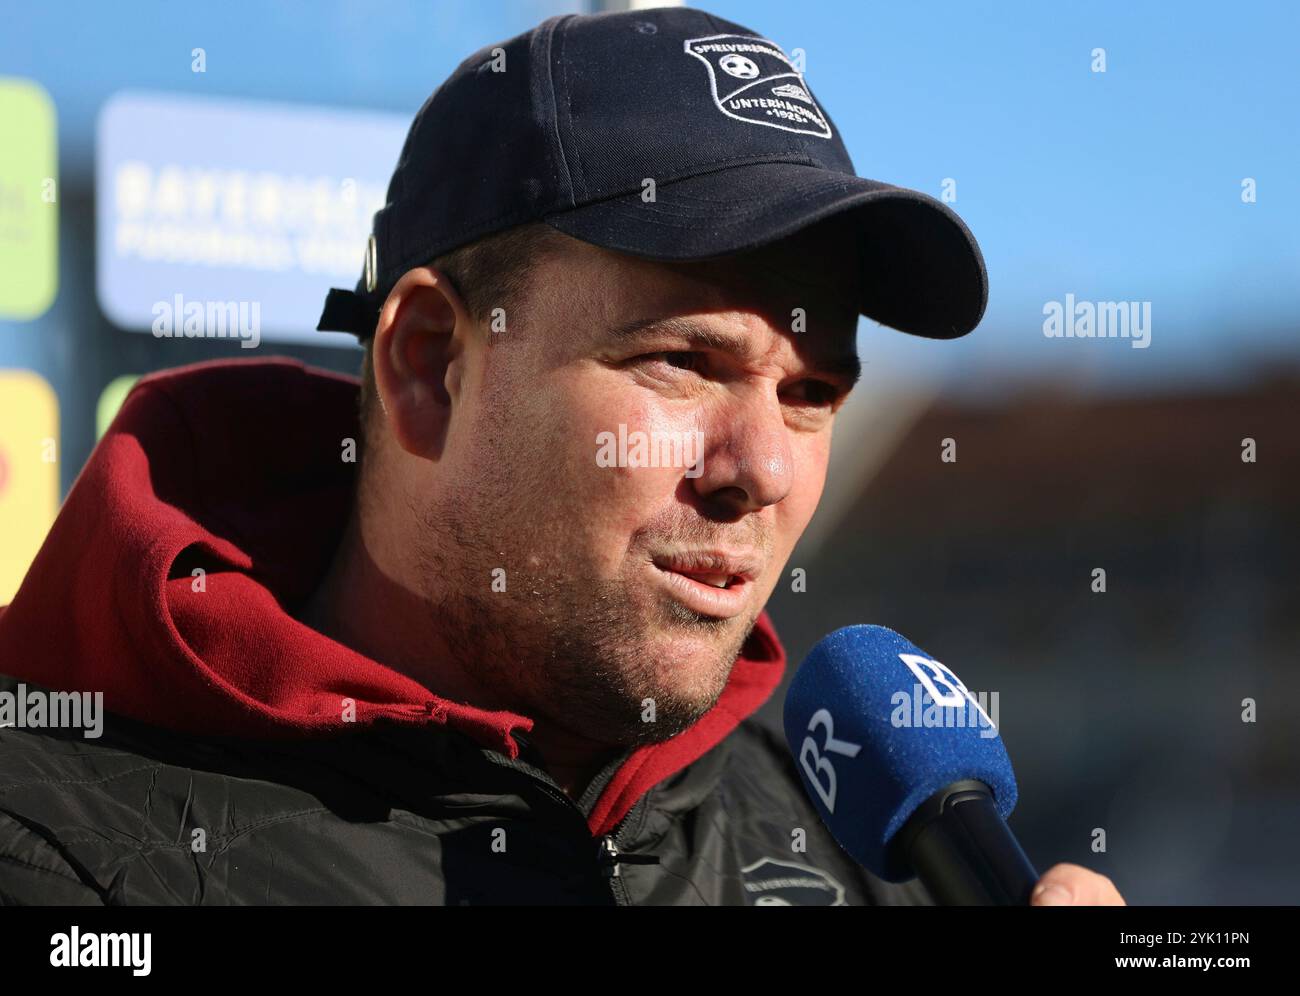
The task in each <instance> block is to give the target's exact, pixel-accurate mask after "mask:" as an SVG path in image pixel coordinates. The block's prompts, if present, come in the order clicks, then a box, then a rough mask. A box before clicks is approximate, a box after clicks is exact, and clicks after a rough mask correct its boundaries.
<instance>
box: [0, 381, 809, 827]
mask: <svg viewBox="0 0 1300 996" xmlns="http://www.w3.org/2000/svg"><path fill="white" fill-rule="evenodd" d="M356 401H357V380H356V378H354V377H347V376H344V375H341V374H334V373H330V372H328V371H324V370H319V369H317V368H314V367H309V366H306V365H305V364H302V363H300V362H298V361H295V360H287V359H267V360H220V361H214V362H209V363H197V364H193V365H191V366H187V367H180V368H177V369H174V370H166V371H162V372H159V373H156V374H151V375H149V376H147V377H145V378H142V379H141V380H140V382H139V383H138V384H137V385H136V386H135V388H134V389H133V390H132V391H131V393H130V395H129V396H128V397H127V399H126V402H125V404H124V405H123V406H122V410H121V411H120V412H119V413H118V415H117V418H116V419H114V421H113V424H112V425H111V426H110V427H109V429H108V432H107V433H105V435H104V438H103V439H102V440H101V441H100V442H99V444H98V445H97V446H96V447H95V450H94V452H93V453H92V454H91V455H90V459H89V460H88V461H87V463H86V466H85V467H84V468H83V469H82V471H81V474H80V475H79V476H78V478H77V481H76V483H75V484H74V485H73V487H72V490H71V491H70V492H69V493H68V497H67V500H66V501H65V502H64V504H63V507H62V509H61V510H60V512H59V515H58V517H57V519H55V522H54V525H53V527H52V528H51V529H50V533H49V535H48V536H47V537H46V539H45V543H44V544H43V545H42V547H41V550H40V552H39V553H38V554H37V556H36V559H35V560H34V561H33V563H32V566H31V568H30V569H29V570H28V572H27V576H26V577H25V578H24V580H23V583H22V586H21V587H20V588H19V589H18V593H17V594H16V595H15V596H14V600H13V603H12V604H11V605H9V606H8V608H7V609H0V673H4V674H8V675H10V676H12V677H15V678H19V679H22V680H25V681H31V682H34V683H37V684H40V685H44V686H47V687H50V688H55V689H60V690H69V691H102V692H103V693H104V707H105V709H106V710H108V711H109V712H113V713H118V714H120V715H123V716H127V717H130V718H132V719H136V720H140V721H143V722H146V723H151V724H154V725H157V726H162V727H166V728H169V729H172V730H178V731H182V732H187V733H191V734H196V735H203V734H209V735H212V734H221V735H230V736H241V737H249V738H253V737H301V736H310V735H321V734H331V733H332V734H345V733H347V732H349V731H350V730H354V729H356V728H358V727H364V726H367V725H370V724H373V723H374V722H375V721H376V720H380V719H384V720H389V721H394V722H398V723H402V724H406V725H420V724H423V723H429V722H435V723H445V724H447V725H449V726H451V727H453V728H455V729H457V730H460V731H462V732H464V733H466V734H468V735H469V736H471V737H473V738H474V739H475V740H476V741H478V742H479V743H480V744H482V745H484V746H486V747H490V748H492V749H495V750H498V751H500V752H502V753H503V754H506V755H507V756H509V757H512V758H513V757H515V756H517V754H518V752H519V745H518V744H517V743H516V742H515V739H514V737H513V735H512V732H513V731H514V730H515V729H518V730H521V731H524V732H527V731H528V730H530V729H531V728H532V720H531V719H529V718H528V717H526V716H522V715H518V714H515V713H511V712H502V711H489V710H485V709H479V708H476V707H474V706H473V705H469V704H466V703H462V702H453V701H450V700H447V699H443V698H440V697H438V696H437V695H434V694H433V693H432V692H430V691H429V690H428V689H427V688H425V687H424V686H423V685H421V684H419V683H418V682H416V681H414V680H413V679H411V678H408V677H406V676H405V675H402V674H400V673H399V672H397V671H394V670H393V669H391V668H389V667H387V666H385V665H383V664H381V663H379V662H378V661H375V660H372V659H371V658H369V657H366V656H363V655H362V654H358V653H356V652H355V651H353V650H350V649H348V648H347V647H345V646H343V645H342V644H340V643H336V642H335V641H333V640H331V639H329V638H328V637H326V636H324V635H322V634H320V633H318V632H316V631H315V630H313V629H311V628H310V627H308V626H305V625H303V624H302V623H300V622H298V621H297V620H296V619H294V618H293V617H292V616H291V615H290V614H289V612H288V611H286V609H285V606H286V605H287V606H291V607H296V606H298V605H300V604H301V603H302V602H303V601H304V600H305V599H306V598H307V597H308V596H309V595H310V594H311V592H312V591H313V590H314V589H315V586H316V583H317V581H318V580H319V579H320V577H321V576H322V575H323V574H324V572H325V569H326V567H327V566H328V563H329V560H330V558H331V557H332V555H333V552H334V548H335V546H336V545H337V542H338V539H339V537H340V536H341V533H342V530H343V527H344V524H345V523H346V521H347V516H348V511H349V505H350V502H351V498H352V481H353V475H354V473H355V464H352V463H346V462H344V461H343V460H342V459H341V454H342V441H343V440H344V439H345V438H348V437H351V438H352V439H359V432H358V424H357V415H356ZM194 568H202V569H203V571H204V572H205V576H204V577H203V586H202V587H203V588H204V589H205V590H199V591H196V590H195V588H196V587H199V586H198V585H197V584H196V583H195V581H196V579H195V577H194V576H192V575H191V571H192V570H193V569H194ZM784 669H785V652H784V650H783V649H782V647H781V644H780V641H779V640H778V639H777V636H776V633H775V631H774V630H773V628H772V623H771V620H770V619H769V618H768V616H767V613H766V612H764V613H763V614H762V615H760V616H759V619H758V625H757V626H756V627H755V629H754V631H753V633H752V634H751V636H750V638H749V640H748V642H747V643H746V644H745V646H744V648H743V649H742V652H741V656H740V657H739V659H738V660H737V661H736V665H735V667H734V668H733V669H732V672H731V677H730V679H729V680H728V682H727V687H726V688H725V690H724V691H723V693H722V697H721V698H720V699H719V700H718V702H717V704H716V705H714V707H713V709H711V710H710V711H709V712H708V713H707V714H706V715H705V716H703V717H702V718H701V719H700V720H699V721H697V722H696V723H695V725H694V726H692V727H691V728H690V729H689V730H687V731H685V732H684V733H681V734H679V735H678V736H675V737H673V738H672V739H670V740H667V741H664V742H663V743H659V744H652V745H650V746H645V747H641V748H638V749H637V750H635V751H634V752H633V753H632V754H631V755H630V756H629V757H628V759H627V760H626V761H625V762H624V763H623V765H622V766H621V767H620V769H619V770H618V772H617V773H616V774H615V776H614V777H613V779H611V780H610V782H609V784H608V785H607V786H606V787H605V789H604V791H603V792H602V794H601V796H600V799H599V800H598V801H597V803H596V805H595V807H594V809H593V810H592V813H591V816H590V819H589V821H588V822H589V826H590V828H591V832H592V834H593V835H600V834H604V833H607V832H608V831H609V830H611V829H612V828H613V827H614V826H615V824H617V823H618V821H619V820H620V819H621V818H622V817H623V816H624V815H625V814H626V813H627V811H628V810H629V809H631V808H632V805H633V804H634V803H635V802H636V800H637V799H638V798H640V797H641V795H643V794H644V793H645V792H646V791H647V790H648V789H649V788H651V787H652V786H653V785H655V784H657V783H658V782H660V781H662V780H664V779H665V778H668V777H669V776H671V775H673V774H674V773H676V772H677V771H680V770H681V769H682V768H684V767H686V765H688V764H690V763H691V762H692V761H694V760H696V759H697V758H699V757H700V756H701V755H703V754H704V753H705V752H707V751H708V750H709V749H711V748H712V747H713V746H715V745H716V744H718V743H719V742H720V741H721V740H722V739H723V738H724V737H726V736H727V734H729V733H730V732H731V731H732V730H733V729H734V728H735V727H736V726H737V724H739V722H740V721H741V720H742V719H744V718H745V717H746V716H748V715H750V714H751V713H753V712H754V711H755V710H756V709H758V707H759V706H760V705H762V704H763V702H764V701H765V700H766V699H767V697H768V696H769V695H770V694H771V693H772V691H773V689H774V688H776V686H777V685H778V684H779V683H780V681H781V676H782V673H783V671H784ZM343 698H351V699H353V700H354V701H355V702H356V721H355V723H351V722H348V723H345V722H343V720H342V718H341V716H340V710H339V702H340V700H341V699H343Z"/></svg>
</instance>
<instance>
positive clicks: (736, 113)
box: [685, 35, 831, 138]
mask: <svg viewBox="0 0 1300 996" xmlns="http://www.w3.org/2000/svg"><path fill="white" fill-rule="evenodd" d="M685 48H686V51H687V52H688V53H690V54H691V55H693V56H695V57H696V58H697V59H699V60H700V61H701V62H703V63H704V65H705V66H707V67H708V70H709V85H710V87H712V89H713V102H714V104H716V105H717V108H718V110H720V111H721V112H722V113H723V114H725V115H727V117H729V118H735V119H736V120H737V121H747V122H749V123H750V124H760V125H767V126H768V127H771V128H780V129H782V130H783V131H796V132H801V133H802V134H805V135H816V136H817V137H818V138H830V137H831V126H830V122H829V121H827V120H826V116H825V115H824V114H822V111H821V108H820V107H818V106H817V102H816V101H815V100H813V97H812V94H811V93H810V92H809V90H808V87H807V86H806V85H805V84H804V81H803V74H801V73H800V72H799V71H798V70H797V69H795V67H794V63H793V62H791V61H790V60H789V58H787V57H786V54H785V53H784V52H782V51H781V48H780V46H778V45H776V44H775V43H774V42H770V41H768V40H767V39H766V38H758V37H755V36H751V35H710V36H709V37H707V38H690V39H687V41H686V44H685Z"/></svg>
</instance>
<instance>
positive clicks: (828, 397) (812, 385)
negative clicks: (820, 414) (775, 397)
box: [789, 380, 840, 405]
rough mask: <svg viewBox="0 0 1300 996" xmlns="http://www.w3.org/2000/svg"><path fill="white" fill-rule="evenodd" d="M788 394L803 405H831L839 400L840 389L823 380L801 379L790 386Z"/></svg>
mask: <svg viewBox="0 0 1300 996" xmlns="http://www.w3.org/2000/svg"><path fill="white" fill-rule="evenodd" d="M789 396H791V397H792V399H793V400H794V401H796V402H798V403H799V404H803V405H833V404H835V402H836V401H838V400H839V397H840V391H839V388H837V387H836V386H835V385H834V384H828V383H827V382H826V381H824V380H803V381H800V382H799V383H798V384H795V385H794V387H793V388H791V390H790V393H789Z"/></svg>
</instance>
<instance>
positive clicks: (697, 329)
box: [609, 315, 862, 387]
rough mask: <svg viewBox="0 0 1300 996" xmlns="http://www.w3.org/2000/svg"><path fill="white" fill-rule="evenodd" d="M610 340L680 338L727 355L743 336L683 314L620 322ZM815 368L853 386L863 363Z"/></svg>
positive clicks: (840, 361)
mask: <svg viewBox="0 0 1300 996" xmlns="http://www.w3.org/2000/svg"><path fill="white" fill-rule="evenodd" d="M609 335H610V337H611V338H613V339H619V340H624V341H626V340H629V339H637V338H650V337H651V336H655V335H671V336H675V337H677V338H679V339H683V340H685V341H686V342H689V343H691V344H692V345H697V346H702V347H704V348H706V349H720V350H724V351H729V352H742V351H743V347H744V339H745V334H744V333H735V332H721V331H719V330H718V329H715V328H713V327H712V326H710V325H706V324H705V323H704V322H698V321H696V320H695V319H693V318H686V317H684V316H682V315H665V316H664V317H662V318H637V319H633V320H632V321H629V322H623V323H622V324H621V325H616V326H615V327H614V328H612V329H610V331H609ZM811 362H812V364H813V366H814V367H816V368H817V369H818V370H822V371H825V372H826V373H831V374H836V375H837V376H839V377H840V378H842V379H843V380H845V381H847V382H848V386H849V387H852V386H853V385H854V384H856V383H857V382H858V380H859V378H861V376H862V361H861V360H859V359H858V355H857V353H856V352H851V353H843V354H840V355H838V356H827V357H814V358H812V360H811Z"/></svg>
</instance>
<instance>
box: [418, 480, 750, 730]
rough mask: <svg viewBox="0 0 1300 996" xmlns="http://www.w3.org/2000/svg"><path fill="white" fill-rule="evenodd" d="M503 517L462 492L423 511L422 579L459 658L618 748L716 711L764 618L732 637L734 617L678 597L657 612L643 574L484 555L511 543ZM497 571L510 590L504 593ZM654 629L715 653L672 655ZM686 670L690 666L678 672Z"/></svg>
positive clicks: (478, 676) (544, 711)
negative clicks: (645, 592)
mask: <svg viewBox="0 0 1300 996" xmlns="http://www.w3.org/2000/svg"><path fill="white" fill-rule="evenodd" d="M502 514H504V512H503V510H491V509H488V508H486V507H484V506H481V505H475V504H474V503H471V502H466V501H459V502H457V501H454V500H453V501H448V502H439V503H436V504H431V505H430V506H429V507H428V508H427V509H425V510H424V512H423V513H422V515H421V520H422V526H423V528H422V531H421V536H422V541H421V545H420V549H419V551H418V556H419V564H420V574H421V581H422V584H423V588H424V592H425V594H426V597H427V600H428V603H429V605H430V607H431V611H432V613H433V618H432V620H431V623H432V626H433V627H434V629H435V631H437V632H439V633H440V634H441V635H442V637H443V639H444V640H445V643H446V646H447V650H448V653H449V654H451V655H453V656H454V657H455V662H454V663H455V666H457V667H458V668H461V669H463V670H464V672H465V673H466V674H468V675H471V676H473V678H474V679H475V680H476V681H477V682H478V683H479V685H480V686H482V687H490V688H492V689H494V690H497V691H498V692H499V691H500V690H505V689H508V690H509V693H508V694H509V697H510V699H511V700H513V701H515V702H517V703H518V705H517V706H516V709H517V711H519V712H521V713H523V714H524V715H527V716H529V717H531V718H533V719H534V720H539V721H546V722H549V723H552V724H556V725H559V726H561V727H563V728H565V729H567V730H570V731H573V732H574V733H577V734H580V735H581V736H584V737H587V738H589V739H591V740H595V741H598V742H600V743H604V744H608V745H611V746H627V747H632V746H638V745H641V744H648V743H657V742H660V741H663V740H666V739H668V738H669V737H673V736H676V735H677V734H679V733H681V732H683V731H685V730H686V729H688V728H690V727H691V726H692V725H693V724H694V723H695V722H696V721H697V720H698V719H699V718H700V717H701V716H703V715H704V714H705V713H707V712H708V711H709V710H710V709H711V708H712V707H713V705H714V704H715V703H716V702H717V700H718V698H719V697H720V695H721V693H722V690H723V689H724V687H725V685H726V681H727V677H728V675H729V674H730V672H731V668H732V667H733V665H734V663H735V660H736V656H737V654H738V653H739V652H740V648H741V647H742V646H743V644H744V641H745V639H746V638H747V637H748V635H749V633H750V631H751V630H752V628H753V625H754V619H750V620H749V622H748V625H746V626H743V627H736V632H735V635H734V636H732V637H731V638H730V639H727V638H725V637H724V633H725V631H726V630H727V628H728V627H729V626H732V625H734V622H733V621H728V620H723V619H714V618H710V617H707V616H702V615H699V614H698V613H695V612H693V611H691V610H690V609H688V608H687V607H686V606H684V605H681V604H680V603H678V602H675V601H667V602H663V603H660V602H657V601H656V603H655V608H654V609H653V610H652V611H651V617H650V618H649V619H647V618H646V610H645V608H644V604H645V603H644V602H643V601H641V600H639V599H636V598H634V597H633V595H632V593H631V592H630V591H629V590H628V584H629V583H633V582H626V581H622V580H619V581H606V580H594V579H591V578H585V577H573V576H571V575H567V574H562V573H560V572H558V571H550V572H535V571H526V570H522V569H521V568H520V567H519V566H518V565H517V564H516V565H515V566H511V565H510V564H509V563H507V562H506V561H508V560H509V559H511V558H508V557H507V556H506V555H504V554H503V555H501V557H500V560H501V561H502V562H499V563H492V562H490V559H487V558H485V557H484V555H485V554H487V553H488V552H489V551H492V550H497V549H499V548H500V545H501V544H500V542H499V539H498V538H497V537H494V536H491V535H488V530H487V526H488V525H489V524H490V523H493V522H502V521H509V520H506V519H502V518H500V517H499V516H500V515H502ZM555 549H559V548H558V547H557V548H555ZM513 559H516V560H517V559H520V558H513ZM556 559H557V560H559V561H560V562H563V563H566V564H567V563H569V560H568V559H567V558H565V557H563V556H557V558H556ZM496 568H502V569H503V570H504V571H505V573H504V576H502V575H500V574H497V575H495V577H496V578H497V579H499V580H504V583H505V590H504V591H494V590H493V580H494V573H493V572H494V570H495V569H496ZM651 633H670V634H671V633H681V634H691V635H695V636H704V637H705V638H706V639H708V640H709V641H710V643H711V647H710V649H709V650H707V651H701V652H700V653H707V654H708V655H709V659H708V660H700V659H698V656H697V657H696V659H693V660H691V661H689V662H688V661H682V662H680V663H677V664H675V665H673V664H671V663H670V662H665V661H664V660H663V659H661V656H660V655H659V654H658V653H656V652H655V648H654V647H653V646H652V644H651V642H650V640H649V635H650V634H651ZM675 667H676V668H682V669H689V672H690V673H689V675H681V676H680V678H679V680H675V679H674V668H675ZM435 691H436V689H435ZM649 717H652V719H651V718H649Z"/></svg>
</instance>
